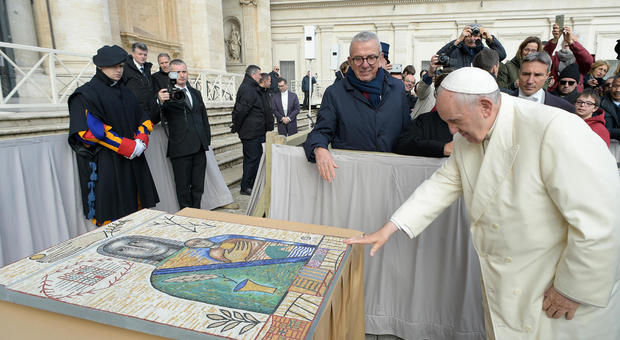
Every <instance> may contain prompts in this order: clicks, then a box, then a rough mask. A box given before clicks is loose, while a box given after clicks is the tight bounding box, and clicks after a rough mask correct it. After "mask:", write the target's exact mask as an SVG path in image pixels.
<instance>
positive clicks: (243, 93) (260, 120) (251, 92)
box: [231, 75, 273, 139]
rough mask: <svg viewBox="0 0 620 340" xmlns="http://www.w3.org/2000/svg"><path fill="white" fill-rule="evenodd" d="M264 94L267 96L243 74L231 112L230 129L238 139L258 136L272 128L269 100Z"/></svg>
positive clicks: (250, 78) (254, 82) (255, 83)
mask: <svg viewBox="0 0 620 340" xmlns="http://www.w3.org/2000/svg"><path fill="white" fill-rule="evenodd" d="M265 95H266V96H267V97H269V95H268V94H267V93H266V92H265V91H263V88H262V87H260V86H259V85H258V83H257V82H256V81H255V80H254V79H252V77H250V76H248V75H245V77H244V78H243V81H242V82H241V86H239V90H237V99H236V100H235V106H234V107H233V112H232V121H233V126H232V128H231V131H232V132H237V133H238V134H239V138H240V139H254V138H258V137H261V136H264V135H265V133H266V132H267V131H271V130H273V115H272V114H271V101H270V100H269V98H265Z"/></svg>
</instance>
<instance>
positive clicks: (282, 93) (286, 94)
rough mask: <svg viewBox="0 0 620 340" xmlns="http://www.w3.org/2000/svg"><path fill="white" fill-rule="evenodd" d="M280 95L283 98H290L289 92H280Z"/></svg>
mask: <svg viewBox="0 0 620 340" xmlns="http://www.w3.org/2000/svg"><path fill="white" fill-rule="evenodd" d="M280 95H282V96H288V90H286V91H284V92H280Z"/></svg>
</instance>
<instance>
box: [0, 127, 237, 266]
mask: <svg viewBox="0 0 620 340" xmlns="http://www.w3.org/2000/svg"><path fill="white" fill-rule="evenodd" d="M166 145H167V139H166V136H165V134H164V132H163V129H162V128H161V127H160V126H157V127H155V130H154V131H153V133H152V134H151V138H150V142H149V149H148V150H147V151H146V158H147V161H148V163H149V167H150V169H151V173H152V175H153V179H154V181H155V184H156V186H157V192H158V194H159V199H160V202H159V204H157V206H156V207H155V209H158V210H163V211H166V212H169V213H174V212H176V211H178V210H179V205H178V202H177V198H176V193H175V190H174V178H173V176H172V166H171V165H170V162H169V160H168V159H167V158H166V156H165V151H166ZM0 160H1V162H0V266H4V265H7V264H9V263H11V262H14V261H16V260H19V259H21V258H24V257H26V256H30V255H32V254H34V253H36V252H38V251H40V250H43V249H46V248H49V247H51V246H53V245H56V244H58V243H60V242H63V241H65V240H67V239H69V238H72V237H75V236H77V235H80V234H82V233H84V232H86V231H89V230H92V229H93V228H94V226H93V225H92V223H90V222H89V221H87V220H86V218H85V217H84V214H83V212H82V202H81V198H80V188H79V183H78V172H77V166H76V163H75V155H74V154H73V151H72V150H71V148H70V147H69V144H67V135H66V134H58V135H48V136H40V137H29V138H20V139H9V140H2V141H0ZM231 202H233V198H232V195H231V194H230V191H229V190H228V187H227V186H226V183H225V181H224V179H223V177H222V174H221V173H220V171H219V168H218V166H217V161H216V160H215V155H214V154H213V151H212V150H211V149H209V151H208V152H207V173H206V176H205V193H204V195H203V196H202V204H201V208H203V209H213V208H216V207H219V206H222V205H226V204H228V203H231Z"/></svg>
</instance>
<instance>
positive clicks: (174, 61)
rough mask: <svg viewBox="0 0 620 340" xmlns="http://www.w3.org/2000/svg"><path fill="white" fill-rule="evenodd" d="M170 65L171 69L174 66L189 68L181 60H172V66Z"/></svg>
mask: <svg viewBox="0 0 620 340" xmlns="http://www.w3.org/2000/svg"><path fill="white" fill-rule="evenodd" d="M169 65H170V66H171V67H172V65H185V66H187V65H186V64H185V62H184V61H183V60H181V59H172V60H171V61H170V64H169Z"/></svg>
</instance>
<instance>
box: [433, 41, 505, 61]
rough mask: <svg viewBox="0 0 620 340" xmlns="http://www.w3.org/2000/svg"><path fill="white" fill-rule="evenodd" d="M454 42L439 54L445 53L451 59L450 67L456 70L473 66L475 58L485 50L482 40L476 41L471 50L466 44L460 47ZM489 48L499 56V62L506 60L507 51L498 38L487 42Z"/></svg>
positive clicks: (460, 44) (462, 43) (438, 52)
mask: <svg viewBox="0 0 620 340" xmlns="http://www.w3.org/2000/svg"><path fill="white" fill-rule="evenodd" d="M454 41H455V40H452V41H450V42H449V43H447V44H446V45H444V47H442V48H441V49H440V50H439V51H437V54H442V53H445V54H446V55H447V56H449V57H450V65H449V66H450V67H452V68H454V69H458V68H461V67H467V66H471V63H472V61H473V60H474V56H475V55H476V54H477V53H478V52H480V51H482V50H483V49H484V45H483V44H482V39H478V40H476V47H474V48H472V49H471V50H470V49H469V48H468V47H467V46H465V43H464V42H462V41H461V42H460V43H459V44H458V45H456V46H455V45H454ZM486 43H487V46H489V48H490V49H492V50H495V51H496V52H497V54H498V55H499V61H502V60H504V59H505V58H506V51H505V50H504V46H502V44H501V43H500V42H499V40H497V37H495V36H493V42H491V43H489V41H486Z"/></svg>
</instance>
